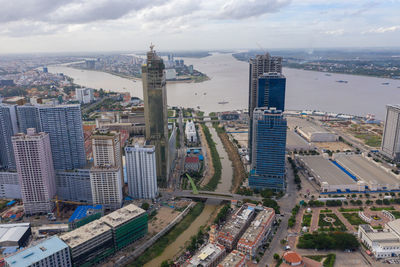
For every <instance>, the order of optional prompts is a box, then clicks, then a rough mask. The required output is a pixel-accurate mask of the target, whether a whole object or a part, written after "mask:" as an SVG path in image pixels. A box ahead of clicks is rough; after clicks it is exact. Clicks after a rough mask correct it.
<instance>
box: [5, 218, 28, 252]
mask: <svg viewBox="0 0 400 267" xmlns="http://www.w3.org/2000/svg"><path fill="white" fill-rule="evenodd" d="M31 233H32V230H31V225H30V223H13V224H0V246H1V247H23V246H25V245H26V243H27V241H28V239H29V237H30V235H31Z"/></svg>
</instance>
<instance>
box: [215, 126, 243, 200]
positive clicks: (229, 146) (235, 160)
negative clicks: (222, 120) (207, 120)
mask: <svg viewBox="0 0 400 267" xmlns="http://www.w3.org/2000/svg"><path fill="white" fill-rule="evenodd" d="M213 126H214V128H215V130H216V131H217V133H218V136H219V138H220V139H221V141H222V144H223V145H224V149H225V150H226V152H227V153H228V156H229V160H230V161H231V162H232V167H233V177H232V188H231V191H232V193H236V191H237V190H238V189H239V187H240V185H241V184H242V182H243V181H244V179H245V178H246V171H245V169H244V166H243V162H242V160H241V159H240V155H239V153H238V150H237V147H236V146H235V145H234V144H233V143H232V142H231V140H229V137H228V134H227V133H226V131H225V129H224V128H223V127H219V125H218V124H217V123H213Z"/></svg>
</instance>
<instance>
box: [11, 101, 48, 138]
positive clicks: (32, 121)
mask: <svg viewBox="0 0 400 267" xmlns="http://www.w3.org/2000/svg"><path fill="white" fill-rule="evenodd" d="M17 118H18V124H19V132H20V133H26V130H28V129H29V128H34V129H35V130H36V132H37V133H40V132H42V127H41V126H40V118H39V109H38V106H37V105H30V104H28V105H23V106H17Z"/></svg>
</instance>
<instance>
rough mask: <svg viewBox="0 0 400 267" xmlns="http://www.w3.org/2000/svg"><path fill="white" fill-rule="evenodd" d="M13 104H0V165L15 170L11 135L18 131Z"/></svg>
mask: <svg viewBox="0 0 400 267" xmlns="http://www.w3.org/2000/svg"><path fill="white" fill-rule="evenodd" d="M15 107H16V106H15V105H7V104H0V167H1V168H5V169H12V170H15V158H14V150H13V146H12V142H11V137H12V136H13V135H15V134H17V132H18V125H17V116H16V110H15Z"/></svg>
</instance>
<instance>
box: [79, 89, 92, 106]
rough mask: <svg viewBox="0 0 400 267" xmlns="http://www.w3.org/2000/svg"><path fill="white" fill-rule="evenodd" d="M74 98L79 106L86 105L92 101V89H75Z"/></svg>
mask: <svg viewBox="0 0 400 267" xmlns="http://www.w3.org/2000/svg"><path fill="white" fill-rule="evenodd" d="M75 98H76V100H77V101H79V103H81V104H88V103H90V102H93V101H94V95H93V89H91V88H75Z"/></svg>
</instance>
